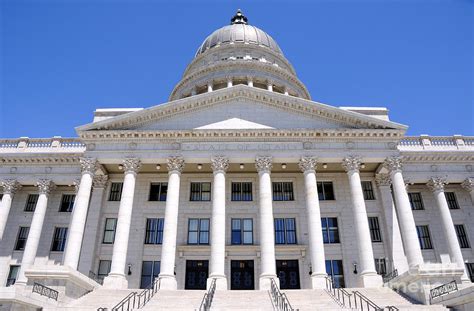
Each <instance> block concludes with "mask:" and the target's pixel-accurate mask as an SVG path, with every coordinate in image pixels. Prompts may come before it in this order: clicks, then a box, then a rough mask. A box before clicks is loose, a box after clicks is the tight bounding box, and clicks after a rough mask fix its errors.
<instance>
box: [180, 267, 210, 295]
mask: <svg viewBox="0 0 474 311" xmlns="http://www.w3.org/2000/svg"><path fill="white" fill-rule="evenodd" d="M208 275H209V261H208V260H186V282H185V284H184V289H204V290H205V289H206V282H207V277H208Z"/></svg>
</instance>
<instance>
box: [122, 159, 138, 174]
mask: <svg viewBox="0 0 474 311" xmlns="http://www.w3.org/2000/svg"><path fill="white" fill-rule="evenodd" d="M122 164H123V171H124V172H125V174H128V173H133V174H136V173H138V170H139V169H140V166H141V162H140V159H138V158H125V159H124V160H123V162H122Z"/></svg>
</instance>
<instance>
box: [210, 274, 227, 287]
mask: <svg viewBox="0 0 474 311" xmlns="http://www.w3.org/2000/svg"><path fill="white" fill-rule="evenodd" d="M213 279H216V290H227V289H228V288H227V278H226V277H225V275H224V276H222V275H220V276H209V278H207V285H206V289H209V287H210V286H211V283H212V280H213Z"/></svg>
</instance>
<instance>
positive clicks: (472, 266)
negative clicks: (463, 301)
mask: <svg viewBox="0 0 474 311" xmlns="http://www.w3.org/2000/svg"><path fill="white" fill-rule="evenodd" d="M466 267H467V272H468V273H469V278H470V279H471V282H474V262H468V263H466Z"/></svg>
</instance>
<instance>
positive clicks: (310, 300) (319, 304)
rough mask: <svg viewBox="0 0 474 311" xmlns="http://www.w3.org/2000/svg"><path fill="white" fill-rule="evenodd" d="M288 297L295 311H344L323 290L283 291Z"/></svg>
mask: <svg viewBox="0 0 474 311" xmlns="http://www.w3.org/2000/svg"><path fill="white" fill-rule="evenodd" d="M282 292H284V293H285V294H286V296H287V297H288V300H289V302H290V304H291V306H292V307H293V309H299V310H300V311H305V310H308V311H309V310H344V309H343V308H341V307H340V306H339V304H338V303H337V302H336V301H335V300H334V299H333V298H332V297H331V296H330V295H329V294H328V293H327V292H326V291H325V290H323V289H301V290H284V291H282Z"/></svg>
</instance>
